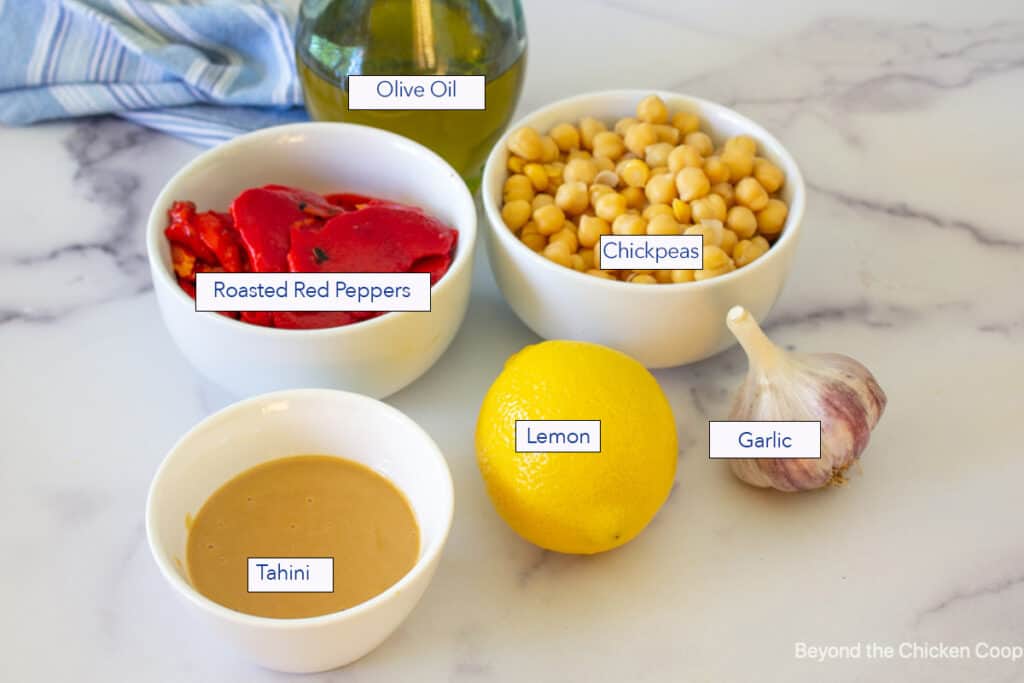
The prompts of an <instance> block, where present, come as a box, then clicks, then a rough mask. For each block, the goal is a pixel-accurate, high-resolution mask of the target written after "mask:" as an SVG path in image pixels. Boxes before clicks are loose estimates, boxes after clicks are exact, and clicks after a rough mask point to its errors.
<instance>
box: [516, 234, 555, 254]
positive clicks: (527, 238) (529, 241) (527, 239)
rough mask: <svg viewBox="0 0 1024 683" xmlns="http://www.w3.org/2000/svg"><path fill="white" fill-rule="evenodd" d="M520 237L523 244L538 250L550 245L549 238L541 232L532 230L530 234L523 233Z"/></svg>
mask: <svg viewBox="0 0 1024 683" xmlns="http://www.w3.org/2000/svg"><path fill="white" fill-rule="evenodd" d="M520 239H522V241H523V244H525V245H526V246H528V247H529V248H530V249H533V250H534V251H537V252H539V251H540V250H542V249H543V248H544V247H546V246H547V245H548V238H547V237H545V236H544V235H542V234H540V233H539V232H532V233H530V234H528V235H523V236H522V237H521V238H520Z"/></svg>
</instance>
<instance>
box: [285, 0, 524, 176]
mask: <svg viewBox="0 0 1024 683" xmlns="http://www.w3.org/2000/svg"><path fill="white" fill-rule="evenodd" d="M295 44H296V52H297V55H296V62H297V64H298V71H299V77H300V78H301V80H302V85H303V88H304V90H305V95H306V108H307V109H308V110H309V114H310V116H311V117H312V118H314V119H317V120H327V121H346V122H350V123H361V124H364V125H369V126H375V127H377V128H385V129H387V130H390V131H393V132H395V133H399V134H401V135H404V136H406V137H409V138H412V139H413V140H416V141H418V142H420V143H422V144H424V145H426V146H427V147H430V148H431V149H433V150H434V151H435V152H437V153H438V154H440V155H441V156H443V157H444V158H445V159H447V160H448V162H449V163H451V165H452V166H454V167H455V169H456V170H457V171H459V173H461V174H462V176H463V178H465V179H466V181H467V182H468V183H469V184H470V186H471V187H473V186H474V185H475V184H476V182H477V181H478V180H479V174H480V169H481V166H482V165H483V162H484V160H485V159H486V157H487V154H488V152H489V151H490V149H491V147H492V146H493V145H494V142H495V141H496V140H497V138H498V137H499V136H500V135H501V132H502V130H503V129H504V128H505V126H506V125H508V122H509V119H510V118H511V116H512V112H513V111H514V110H515V107H516V103H517V102H518V100H519V93H520V90H521V89H522V82H523V72H524V68H525V61H526V25H525V22H524V20H523V14H522V8H521V7H520V4H519V1H518V0H303V2H302V6H301V10H300V15H299V23H298V27H297V32H296V40H295ZM358 75H378V76H382V75H388V76H391V75H393V76H463V75H483V76H485V77H486V89H485V98H486V109H484V110H472V111H465V110H459V111H456V110H411V111H368V110H355V111H353V110H350V109H349V107H348V93H347V92H346V90H345V84H346V83H347V81H346V78H347V77H348V76H358Z"/></svg>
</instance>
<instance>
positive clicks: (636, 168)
mask: <svg viewBox="0 0 1024 683" xmlns="http://www.w3.org/2000/svg"><path fill="white" fill-rule="evenodd" d="M650 176H651V169H650V168H649V167H648V166H647V164H646V163H644V162H643V161H641V160H640V159H630V160H629V161H627V162H626V163H624V164H623V165H622V170H621V171H620V172H619V177H620V178H622V180H623V181H624V182H625V183H626V184H627V185H629V186H630V187H644V186H645V185H647V180H648V179H649V178H650Z"/></svg>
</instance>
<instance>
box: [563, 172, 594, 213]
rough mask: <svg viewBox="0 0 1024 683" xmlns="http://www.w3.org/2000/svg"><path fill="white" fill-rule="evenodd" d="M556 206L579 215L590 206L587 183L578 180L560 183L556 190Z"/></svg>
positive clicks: (565, 211)
mask: <svg viewBox="0 0 1024 683" xmlns="http://www.w3.org/2000/svg"><path fill="white" fill-rule="evenodd" d="M555 206H557V207H558V208H560V209H561V210H562V211H563V212H564V213H567V214H570V215H573V216H578V215H579V214H581V213H583V212H584V211H586V210H587V207H588V206H590V196H589V195H588V194H587V185H586V183H581V182H580V181H578V180H576V181H573V182H571V183H564V184H562V185H560V186H559V188H558V190H557V191H556V192H555Z"/></svg>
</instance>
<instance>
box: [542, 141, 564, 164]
mask: <svg viewBox="0 0 1024 683" xmlns="http://www.w3.org/2000/svg"><path fill="white" fill-rule="evenodd" d="M540 143H541V154H540V160H541V161H543V162H544V163H548V162H550V161H555V160H557V159H558V157H559V156H561V154H562V152H561V150H560V149H558V145H557V144H556V143H555V140H554V138H552V137H551V136H550V135H542V136H540Z"/></svg>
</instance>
